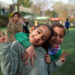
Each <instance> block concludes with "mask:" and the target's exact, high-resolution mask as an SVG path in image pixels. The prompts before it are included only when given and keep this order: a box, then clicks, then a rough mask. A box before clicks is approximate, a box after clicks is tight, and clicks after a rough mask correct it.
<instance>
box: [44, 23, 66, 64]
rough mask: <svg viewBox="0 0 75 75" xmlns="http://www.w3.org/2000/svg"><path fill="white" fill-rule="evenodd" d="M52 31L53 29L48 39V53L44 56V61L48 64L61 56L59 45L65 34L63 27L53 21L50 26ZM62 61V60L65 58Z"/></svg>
mask: <svg viewBox="0 0 75 75" xmlns="http://www.w3.org/2000/svg"><path fill="white" fill-rule="evenodd" d="M52 31H53V34H52V36H51V39H50V41H49V46H48V54H47V55H46V58H45V59H46V62H47V63H49V64H50V63H51V62H52V61H55V60H58V59H59V58H61V52H62V50H61V48H60V45H61V44H62V42H63V38H64V36H65V34H66V30H65V27H64V26H63V25H61V24H59V23H55V24H54V25H53V26H52ZM50 57H51V58H50ZM50 59H51V60H50ZM61 59H62V58H61ZM62 61H63V62H64V61H65V58H64V59H63V60H62Z"/></svg>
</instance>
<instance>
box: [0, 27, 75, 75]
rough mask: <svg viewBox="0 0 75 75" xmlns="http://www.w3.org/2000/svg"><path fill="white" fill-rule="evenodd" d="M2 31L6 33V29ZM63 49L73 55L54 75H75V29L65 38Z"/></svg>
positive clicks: (68, 57)
mask: <svg viewBox="0 0 75 75" xmlns="http://www.w3.org/2000/svg"><path fill="white" fill-rule="evenodd" d="M0 30H3V31H4V30H5V28H3V29H2V28H1V29H0ZM61 47H62V49H63V51H64V50H67V51H68V53H71V54H70V55H69V56H67V59H66V60H67V61H66V62H65V64H64V65H63V66H62V67H61V68H60V70H59V71H58V72H55V73H53V74H52V75H75V68H74V67H75V59H74V57H75V28H71V29H70V33H69V34H67V35H66V36H65V38H64V42H63V44H62V45H61ZM0 75H2V74H0Z"/></svg>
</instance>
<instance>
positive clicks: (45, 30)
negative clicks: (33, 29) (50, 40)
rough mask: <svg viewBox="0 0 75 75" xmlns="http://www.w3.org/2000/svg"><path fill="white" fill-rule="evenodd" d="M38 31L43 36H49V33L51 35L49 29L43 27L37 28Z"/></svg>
mask: <svg viewBox="0 0 75 75" xmlns="http://www.w3.org/2000/svg"><path fill="white" fill-rule="evenodd" d="M38 29H40V30H41V31H42V34H44V35H50V33H51V32H50V30H49V28H48V27H47V26H45V25H44V26H43V25H42V26H40V27H38Z"/></svg>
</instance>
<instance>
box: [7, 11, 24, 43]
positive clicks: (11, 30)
mask: <svg viewBox="0 0 75 75" xmlns="http://www.w3.org/2000/svg"><path fill="white" fill-rule="evenodd" d="M20 16H21V15H20V14H19V13H18V12H15V13H14V14H13V15H12V17H11V18H10V19H9V24H8V26H7V32H8V39H9V41H10V42H12V41H14V40H16V39H15V37H14V36H15V34H16V33H18V32H21V31H22V29H23V27H22V25H21V24H20V23H19V17H20Z"/></svg>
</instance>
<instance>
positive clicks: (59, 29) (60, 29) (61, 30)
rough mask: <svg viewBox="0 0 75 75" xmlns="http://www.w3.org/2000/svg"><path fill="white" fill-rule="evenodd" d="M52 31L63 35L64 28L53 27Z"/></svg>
mask: <svg viewBox="0 0 75 75" xmlns="http://www.w3.org/2000/svg"><path fill="white" fill-rule="evenodd" d="M53 31H54V32H55V33H57V34H61V35H64V29H63V28H61V27H54V28H53Z"/></svg>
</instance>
